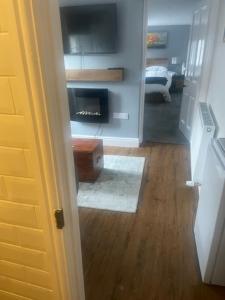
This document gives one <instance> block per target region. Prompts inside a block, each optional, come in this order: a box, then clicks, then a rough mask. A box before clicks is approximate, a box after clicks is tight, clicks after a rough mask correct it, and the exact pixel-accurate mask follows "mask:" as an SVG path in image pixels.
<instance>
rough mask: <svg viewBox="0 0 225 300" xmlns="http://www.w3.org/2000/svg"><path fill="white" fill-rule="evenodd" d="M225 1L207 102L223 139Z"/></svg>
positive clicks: (224, 123) (224, 132)
mask: <svg viewBox="0 0 225 300" xmlns="http://www.w3.org/2000/svg"><path fill="white" fill-rule="evenodd" d="M224 30H225V1H221V8H220V17H219V26H218V35H217V41H216V45H215V54H214V59H213V69H212V75H211V79H210V85H209V92H208V102H209V103H210V104H211V106H212V109H213V112H214V114H215V117H216V121H217V122H218V126H219V132H218V134H219V136H218V137H225V42H223V35H224Z"/></svg>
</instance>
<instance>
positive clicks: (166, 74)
mask: <svg viewBox="0 0 225 300" xmlns="http://www.w3.org/2000/svg"><path fill="white" fill-rule="evenodd" d="M174 74H175V73H174V72H170V71H168V70H167V68H165V67H161V66H152V67H148V68H146V75H145V77H146V78H147V77H162V78H166V79H167V83H166V85H162V84H152V83H150V84H148V83H146V84H145V94H150V93H160V94H162V95H163V97H164V99H165V101H167V102H171V96H170V92H169V89H170V87H171V84H172V77H173V75H174Z"/></svg>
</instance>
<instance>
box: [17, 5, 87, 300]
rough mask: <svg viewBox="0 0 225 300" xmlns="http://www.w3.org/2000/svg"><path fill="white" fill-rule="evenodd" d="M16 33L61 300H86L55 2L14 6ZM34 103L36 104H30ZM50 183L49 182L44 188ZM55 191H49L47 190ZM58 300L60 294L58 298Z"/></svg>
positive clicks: (57, 11) (60, 41) (61, 48)
mask: <svg viewBox="0 0 225 300" xmlns="http://www.w3.org/2000/svg"><path fill="white" fill-rule="evenodd" d="M15 5H16V6H17V9H16V11H17V17H18V28H19V29H20V30H18V34H19V35H20V36H19V38H20V42H21V45H20V46H21V49H22V53H23V60H24V65H25V68H26V73H27V74H28V76H27V86H28V88H30V93H31V94H32V97H31V100H30V106H31V108H32V118H33V120H34V123H35V134H36V135H37V138H38V140H39V141H40V145H39V148H38V151H39V155H40V160H41V161H43V162H44V163H43V164H42V165H41V166H40V167H41V168H43V172H44V173H45V175H46V176H45V178H44V179H45V180H46V182H45V185H46V193H49V195H50V196H49V197H48V203H47V204H46V206H47V212H46V213H47V214H48V217H49V220H47V221H48V223H49V224H50V225H49V226H50V228H51V237H52V242H53V245H54V250H55V251H54V253H55V263H56V266H55V267H56V273H57V274H56V277H57V280H58V284H59V286H60V287H59V288H60V291H61V297H62V300H84V299H85V292H84V280H83V267H82V255H81V239H80V229H79V215H78V207H77V196H76V195H77V192H76V184H75V182H76V181H75V170H74V161H73V153H72V141H71V131H70V118H69V107H68V98H67V91H66V78H65V67H64V61H63V47H62V38H61V36H62V35H61V24H60V16H59V6H58V2H57V1H56V0H45V1H37V0H30V1H27V0H20V1H18V0H17V1H16V2H15ZM31 87H32V90H31ZM33 99H36V101H35V102H34V101H33ZM48 180H51V181H52V183H51V184H49V186H48ZM51 185H52V186H54V189H51V188H50V186H51ZM57 208H58V209H59V208H63V212H64V220H65V227H64V228H63V229H62V230H59V229H56V224H55V217H54V212H55V209H57ZM57 297H59V295H57Z"/></svg>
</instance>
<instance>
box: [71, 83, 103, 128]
mask: <svg viewBox="0 0 225 300" xmlns="http://www.w3.org/2000/svg"><path fill="white" fill-rule="evenodd" d="M67 91H68V97H69V108H70V120H71V121H77V122H87V123H108V121H109V106H108V98H109V97H108V94H109V93H108V89H89V88H67Z"/></svg>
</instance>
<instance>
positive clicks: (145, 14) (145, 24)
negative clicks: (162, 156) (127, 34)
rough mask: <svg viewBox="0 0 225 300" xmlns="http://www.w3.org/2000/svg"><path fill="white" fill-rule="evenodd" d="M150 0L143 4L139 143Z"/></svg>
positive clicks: (142, 126) (142, 117)
mask: <svg viewBox="0 0 225 300" xmlns="http://www.w3.org/2000/svg"><path fill="white" fill-rule="evenodd" d="M148 1H149V0H144V4H143V30H142V65H141V68H142V73H141V87H140V105H139V125H138V139H139V145H141V144H142V142H143V133H144V107H145V66H146V53H147V47H146V36H147V32H148Z"/></svg>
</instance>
